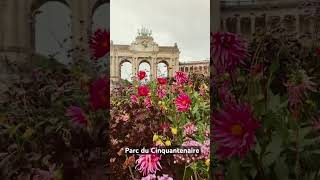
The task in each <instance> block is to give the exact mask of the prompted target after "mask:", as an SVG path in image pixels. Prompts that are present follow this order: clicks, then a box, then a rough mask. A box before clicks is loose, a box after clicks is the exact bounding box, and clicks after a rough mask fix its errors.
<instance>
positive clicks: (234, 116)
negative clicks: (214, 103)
mask: <svg viewBox="0 0 320 180" xmlns="http://www.w3.org/2000/svg"><path fill="white" fill-rule="evenodd" d="M212 125H213V132H214V134H213V136H214V141H215V142H216V143H217V145H218V149H217V155H218V157H219V158H220V159H225V158H230V157H232V156H239V157H241V158H243V157H244V156H245V155H246V154H247V153H248V152H249V151H250V149H251V148H252V146H253V145H254V143H255V132H256V130H257V128H259V127H260V125H259V123H258V121H257V120H256V119H255V117H254V115H253V112H252V111H251V108H250V106H248V105H242V104H241V105H239V104H232V105H226V106H224V108H223V109H221V110H220V111H219V112H218V113H217V114H214V116H213V122H212Z"/></svg>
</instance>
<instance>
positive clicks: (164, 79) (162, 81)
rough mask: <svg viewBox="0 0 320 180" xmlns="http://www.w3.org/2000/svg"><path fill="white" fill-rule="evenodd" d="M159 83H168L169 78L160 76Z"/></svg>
mask: <svg viewBox="0 0 320 180" xmlns="http://www.w3.org/2000/svg"><path fill="white" fill-rule="evenodd" d="M158 83H159V84H161V85H165V84H167V79H166V78H158Z"/></svg>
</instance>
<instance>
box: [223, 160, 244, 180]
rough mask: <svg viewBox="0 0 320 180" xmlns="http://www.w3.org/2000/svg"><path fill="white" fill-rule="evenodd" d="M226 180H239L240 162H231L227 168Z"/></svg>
mask: <svg viewBox="0 0 320 180" xmlns="http://www.w3.org/2000/svg"><path fill="white" fill-rule="evenodd" d="M226 179H227V180H235V179H237V180H240V179H242V178H241V172H240V162H239V160H237V159H233V160H231V163H230V166H229V168H228V174H227V178H226Z"/></svg>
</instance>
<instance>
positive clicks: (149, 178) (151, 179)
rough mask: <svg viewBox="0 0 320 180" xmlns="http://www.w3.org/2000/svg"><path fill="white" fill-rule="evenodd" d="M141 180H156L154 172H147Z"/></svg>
mask: <svg viewBox="0 0 320 180" xmlns="http://www.w3.org/2000/svg"><path fill="white" fill-rule="evenodd" d="M141 180H156V175H154V174H149V175H148V176H146V177H142V178H141Z"/></svg>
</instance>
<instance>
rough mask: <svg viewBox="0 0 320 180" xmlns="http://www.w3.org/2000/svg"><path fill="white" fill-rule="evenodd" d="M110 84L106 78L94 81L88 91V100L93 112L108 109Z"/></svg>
mask: <svg viewBox="0 0 320 180" xmlns="http://www.w3.org/2000/svg"><path fill="white" fill-rule="evenodd" d="M109 87H110V84H109V80H108V78H107V77H102V78H99V79H97V80H95V81H94V82H93V83H92V84H91V86H90V89H89V94H90V97H89V100H90V104H91V107H92V109H93V110H98V109H108V108H109V107H110V99H109V95H110V88H109Z"/></svg>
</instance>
